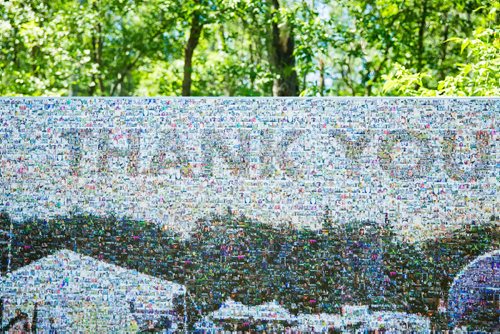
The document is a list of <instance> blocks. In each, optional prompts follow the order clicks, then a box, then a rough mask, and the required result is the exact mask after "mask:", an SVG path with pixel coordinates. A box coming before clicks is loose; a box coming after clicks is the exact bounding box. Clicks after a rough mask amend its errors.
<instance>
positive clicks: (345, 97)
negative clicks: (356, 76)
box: [0, 96, 500, 101]
mask: <svg viewBox="0 0 500 334" xmlns="http://www.w3.org/2000/svg"><path fill="white" fill-rule="evenodd" d="M6 99H11V100H27V99H37V100H39V99H67V100H94V99H104V100H206V99H210V100H472V101H473V100H500V96H432V97H427V96H382V97H380V96H149V97H144V96H0V100H6Z"/></svg>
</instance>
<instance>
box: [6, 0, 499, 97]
mask: <svg viewBox="0 0 500 334" xmlns="http://www.w3.org/2000/svg"><path fill="white" fill-rule="evenodd" d="M276 4H278V5H279V6H278V7H276ZM499 12H500V5H499V2H498V0H495V1H493V2H491V1H488V0H458V1H451V0H418V1H417V0H410V1H402V0H368V1H364V0H363V1H361V0H340V1H332V0H276V2H275V1H274V0H266V1H251V0H186V1H181V0H166V1H164V0H151V1H140V0H69V1H63V0H31V1H22V0H0V95H7V96H11V95H45V96H74V95H101V96H109V95H115V96H128V95H140V96H152V95H153V96H154V95H180V94H181V91H182V84H183V72H184V53H185V48H186V43H187V41H188V37H189V32H190V27H191V22H192V17H193V15H194V14H196V15H198V17H199V19H200V23H201V24H202V26H203V29H202V32H201V35H200V40H199V43H198V44H197V46H196V50H195V52H194V56H193V64H192V79H193V83H192V89H191V91H192V94H193V95H228V96H238V95H239V96H243V95H244V96H268V95H272V94H273V81H276V80H277V79H278V78H279V77H280V76H283V75H287V74H289V73H288V72H290V71H295V72H296V73H297V76H298V80H297V82H298V85H299V93H300V95H302V96H316V95H498V94H499V91H498V89H499V88H498V87H499V86H500V85H499V77H498V75H499V74H498V73H499V72H500V71H498V66H499V64H498V63H499V57H498V54H499V50H498V48H499V42H498V41H499V35H498V27H499V25H498V24H499V19H500V14H499ZM274 23H275V24H276V25H277V27H278V29H279V38H280V40H281V42H282V43H284V41H286V40H287V38H288V37H290V38H289V40H290V41H292V43H291V44H290V45H288V46H287V48H293V50H292V51H293V52H292V53H291V54H292V56H291V57H292V58H291V59H287V57H288V56H287V55H283V52H284V50H286V48H285V49H282V50H278V49H277V47H278V45H277V44H276V43H274V44H273V28H272V27H273V24H274ZM276 55H278V56H281V58H280V59H278V60H277V59H276ZM280 61H286V62H287V63H286V66H284V67H282V68H281V71H282V70H283V68H285V69H286V70H285V72H280V67H279V66H277V65H276V64H280ZM292 64H293V65H292Z"/></svg>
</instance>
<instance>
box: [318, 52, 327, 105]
mask: <svg viewBox="0 0 500 334" xmlns="http://www.w3.org/2000/svg"><path fill="white" fill-rule="evenodd" d="M318 88H319V95H320V96H324V95H325V62H324V61H323V58H320V59H319V87H318Z"/></svg>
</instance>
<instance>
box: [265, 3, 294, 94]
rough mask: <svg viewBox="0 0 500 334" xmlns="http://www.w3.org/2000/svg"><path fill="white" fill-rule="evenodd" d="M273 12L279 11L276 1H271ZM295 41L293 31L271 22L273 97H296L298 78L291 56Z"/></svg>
mask: <svg viewBox="0 0 500 334" xmlns="http://www.w3.org/2000/svg"><path fill="white" fill-rule="evenodd" d="M271 1H272V7H273V9H274V11H275V12H278V11H279V9H280V4H279V1H278V0H271ZM294 48H295V40H294V34H293V29H292V28H291V27H289V26H286V25H285V26H283V27H281V28H280V27H278V23H277V22H274V21H273V22H272V31H271V50H270V51H271V52H270V58H271V59H270V60H271V64H272V65H273V67H274V72H275V75H276V76H277V77H276V79H275V80H274V84H273V95H274V96H297V95H298V90H299V89H298V86H299V85H298V77H297V72H296V71H295V56H294V54H293V51H294Z"/></svg>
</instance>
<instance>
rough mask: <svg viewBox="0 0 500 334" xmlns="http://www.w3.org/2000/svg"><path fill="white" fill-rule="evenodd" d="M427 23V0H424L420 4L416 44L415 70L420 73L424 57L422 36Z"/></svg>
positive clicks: (423, 36)
mask: <svg viewBox="0 0 500 334" xmlns="http://www.w3.org/2000/svg"><path fill="white" fill-rule="evenodd" d="M426 24H427V0H424V2H423V4H422V14H421V17H420V27H419V28H418V45H417V52H418V55H417V59H418V62H417V72H418V73H420V72H421V71H422V68H423V59H424V38H425V26H426Z"/></svg>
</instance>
